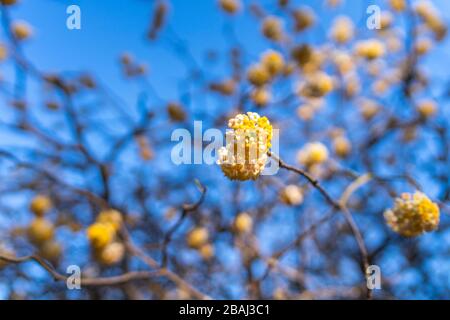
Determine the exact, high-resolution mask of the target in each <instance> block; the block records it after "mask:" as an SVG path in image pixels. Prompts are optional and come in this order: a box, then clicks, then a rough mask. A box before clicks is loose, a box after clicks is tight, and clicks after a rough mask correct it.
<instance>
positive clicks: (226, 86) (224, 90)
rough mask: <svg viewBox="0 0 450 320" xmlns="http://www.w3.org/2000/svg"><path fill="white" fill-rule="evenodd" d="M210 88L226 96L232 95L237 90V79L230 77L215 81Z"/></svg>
mask: <svg viewBox="0 0 450 320" xmlns="http://www.w3.org/2000/svg"><path fill="white" fill-rule="evenodd" d="M209 89H210V90H211V91H215V92H218V93H220V94H223V95H224V96H230V95H232V94H233V93H234V91H235V90H236V81H235V80H234V79H228V80H225V81H222V82H213V83H211V84H210V85H209Z"/></svg>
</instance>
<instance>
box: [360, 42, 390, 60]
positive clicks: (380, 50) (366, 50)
mask: <svg viewBox="0 0 450 320" xmlns="http://www.w3.org/2000/svg"><path fill="white" fill-rule="evenodd" d="M355 52H356V54H357V55H358V56H360V57H363V58H366V59H367V60H373V59H376V58H379V57H382V56H383V55H384V54H385V52H386V48H385V47H384V44H383V42H381V41H380V40H378V39H368V40H363V41H360V42H358V43H357V44H356V47H355Z"/></svg>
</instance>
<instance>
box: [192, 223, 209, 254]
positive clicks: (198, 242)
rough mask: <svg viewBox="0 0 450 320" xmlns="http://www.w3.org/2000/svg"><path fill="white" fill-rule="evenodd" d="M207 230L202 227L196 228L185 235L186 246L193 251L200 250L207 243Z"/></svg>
mask: <svg viewBox="0 0 450 320" xmlns="http://www.w3.org/2000/svg"><path fill="white" fill-rule="evenodd" d="M208 237H209V234H208V230H207V229H206V228H204V227H196V228H194V229H192V230H191V231H190V232H189V233H188V235H187V244H188V246H189V247H191V248H193V249H199V248H201V247H202V246H203V245H204V244H205V243H206V242H207V241H208Z"/></svg>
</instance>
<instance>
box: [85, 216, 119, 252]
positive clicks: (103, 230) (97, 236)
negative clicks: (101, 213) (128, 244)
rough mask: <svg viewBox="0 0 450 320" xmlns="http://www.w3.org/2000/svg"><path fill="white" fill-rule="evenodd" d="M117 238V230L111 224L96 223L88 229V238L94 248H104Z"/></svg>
mask: <svg viewBox="0 0 450 320" xmlns="http://www.w3.org/2000/svg"><path fill="white" fill-rule="evenodd" d="M114 236H115V230H114V227H113V225H111V224H110V223H100V222H96V223H94V224H92V225H91V226H89V228H88V229H87V237H88V239H89V241H90V242H91V245H92V246H93V247H94V248H104V247H105V246H106V245H108V244H110V243H111V242H112V241H113V239H114Z"/></svg>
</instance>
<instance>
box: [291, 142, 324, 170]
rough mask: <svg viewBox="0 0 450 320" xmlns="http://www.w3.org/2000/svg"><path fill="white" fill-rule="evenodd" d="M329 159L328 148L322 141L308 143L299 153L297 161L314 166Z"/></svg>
mask: <svg viewBox="0 0 450 320" xmlns="http://www.w3.org/2000/svg"><path fill="white" fill-rule="evenodd" d="M327 159H328V149H327V147H326V146H325V145H324V144H322V143H320V142H311V143H307V144H306V145H305V146H304V147H303V148H302V149H300V151H299V152H298V153H297V161H298V162H299V163H300V164H302V165H304V166H307V167H309V166H313V165H317V164H320V163H323V162H325V161H326V160H327Z"/></svg>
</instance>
